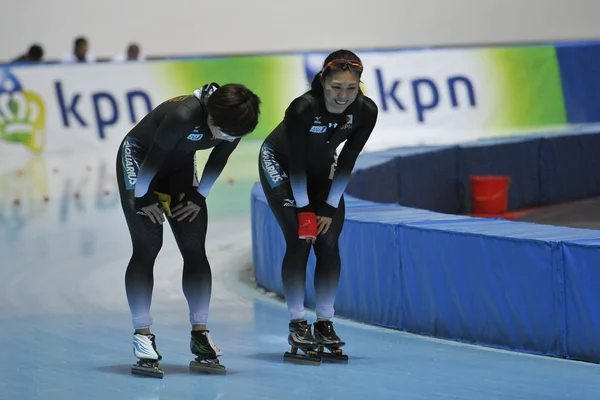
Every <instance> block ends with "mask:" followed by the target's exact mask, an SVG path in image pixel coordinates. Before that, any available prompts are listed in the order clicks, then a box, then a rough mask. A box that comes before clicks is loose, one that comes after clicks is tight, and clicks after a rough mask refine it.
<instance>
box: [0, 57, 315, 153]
mask: <svg viewBox="0 0 600 400" xmlns="http://www.w3.org/2000/svg"><path fill="white" fill-rule="evenodd" d="M303 77H304V75H303V64H302V59H301V58H300V57H289V56H285V57H276V56H273V57H232V58H214V59H203V60H181V61H164V62H147V63H131V64H108V63H98V64H91V65H90V64H88V65H51V66H35V67H12V68H11V67H4V68H2V69H0V155H1V154H6V152H7V150H8V149H10V152H11V153H12V154H14V152H22V151H26V152H30V153H48V152H57V151H60V152H63V151H65V150H66V151H71V150H73V151H86V150H94V151H101V152H104V151H112V152H114V153H115V154H116V151H117V148H118V145H119V143H120V141H121V140H122V138H123V136H124V135H125V134H126V133H127V132H128V131H129V129H131V128H132V127H133V126H134V125H135V123H137V122H138V121H140V120H141V119H142V118H143V117H144V116H145V115H146V114H147V113H148V112H149V111H151V110H152V109H153V108H154V107H156V106H157V105H159V104H160V103H161V102H163V101H165V100H167V99H169V98H171V97H174V96H179V95H182V94H192V93H193V91H194V89H196V88H198V87H200V86H202V85H204V84H207V83H210V82H217V83H219V84H225V83H228V82H237V83H242V84H245V85H247V86H248V87H250V88H251V89H252V90H253V91H254V92H255V93H256V94H257V95H258V96H260V98H261V100H262V110H261V111H262V113H261V118H260V123H259V126H258V127H257V129H256V131H255V133H254V134H253V135H252V137H255V138H262V137H264V136H266V135H267V134H268V133H270V131H271V130H272V129H273V128H274V127H275V126H277V124H278V123H279V122H280V121H281V118H282V117H283V114H284V112H285V108H286V107H287V105H288V104H289V102H291V100H293V98H294V96H296V95H297V94H298V93H301V92H302V91H303V90H306V86H307V85H306V84H305V82H304V79H303ZM17 149H18V150H17Z"/></svg>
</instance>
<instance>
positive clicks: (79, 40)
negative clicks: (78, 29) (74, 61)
mask: <svg viewBox="0 0 600 400" xmlns="http://www.w3.org/2000/svg"><path fill="white" fill-rule="evenodd" d="M73 43H74V44H75V47H79V46H81V45H83V44H87V39H86V38H85V37H83V36H78V37H76V38H75V41H74V42H73Z"/></svg>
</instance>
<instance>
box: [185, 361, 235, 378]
mask: <svg viewBox="0 0 600 400" xmlns="http://www.w3.org/2000/svg"><path fill="white" fill-rule="evenodd" d="M190 371H192V372H206V373H208V374H216V375H225V374H226V373H227V367H225V366H224V365H221V364H219V363H214V364H213V363H200V362H198V361H196V360H192V361H190Z"/></svg>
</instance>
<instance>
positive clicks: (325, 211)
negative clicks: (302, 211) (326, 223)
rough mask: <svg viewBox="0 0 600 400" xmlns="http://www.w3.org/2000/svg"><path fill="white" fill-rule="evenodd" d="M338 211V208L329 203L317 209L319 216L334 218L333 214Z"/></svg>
mask: <svg viewBox="0 0 600 400" xmlns="http://www.w3.org/2000/svg"><path fill="white" fill-rule="evenodd" d="M336 210H337V208H335V207H333V206H331V205H329V204H327V203H323V204H321V205H320V206H319V207H318V208H317V216H319V217H327V218H333V214H335V212H336Z"/></svg>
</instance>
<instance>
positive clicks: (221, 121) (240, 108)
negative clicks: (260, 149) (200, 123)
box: [206, 83, 261, 136]
mask: <svg viewBox="0 0 600 400" xmlns="http://www.w3.org/2000/svg"><path fill="white" fill-rule="evenodd" d="M260 105H261V100H260V98H259V97H258V96H257V95H256V94H254V93H253V92H252V91H251V90H250V89H248V88H247V87H245V86H244V85H240V84H238V83H229V84H227V85H223V86H221V87H219V88H218V89H217V90H216V91H215V92H214V93H213V94H211V95H210V97H209V98H208V100H207V101H206V109H207V111H208V114H209V115H210V117H211V119H212V123H213V124H214V125H215V126H217V127H218V128H219V129H220V130H221V131H222V132H224V133H227V134H228V135H231V136H243V135H246V134H249V133H251V132H252V131H254V129H255V128H256V125H258V119H259V116H260Z"/></svg>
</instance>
